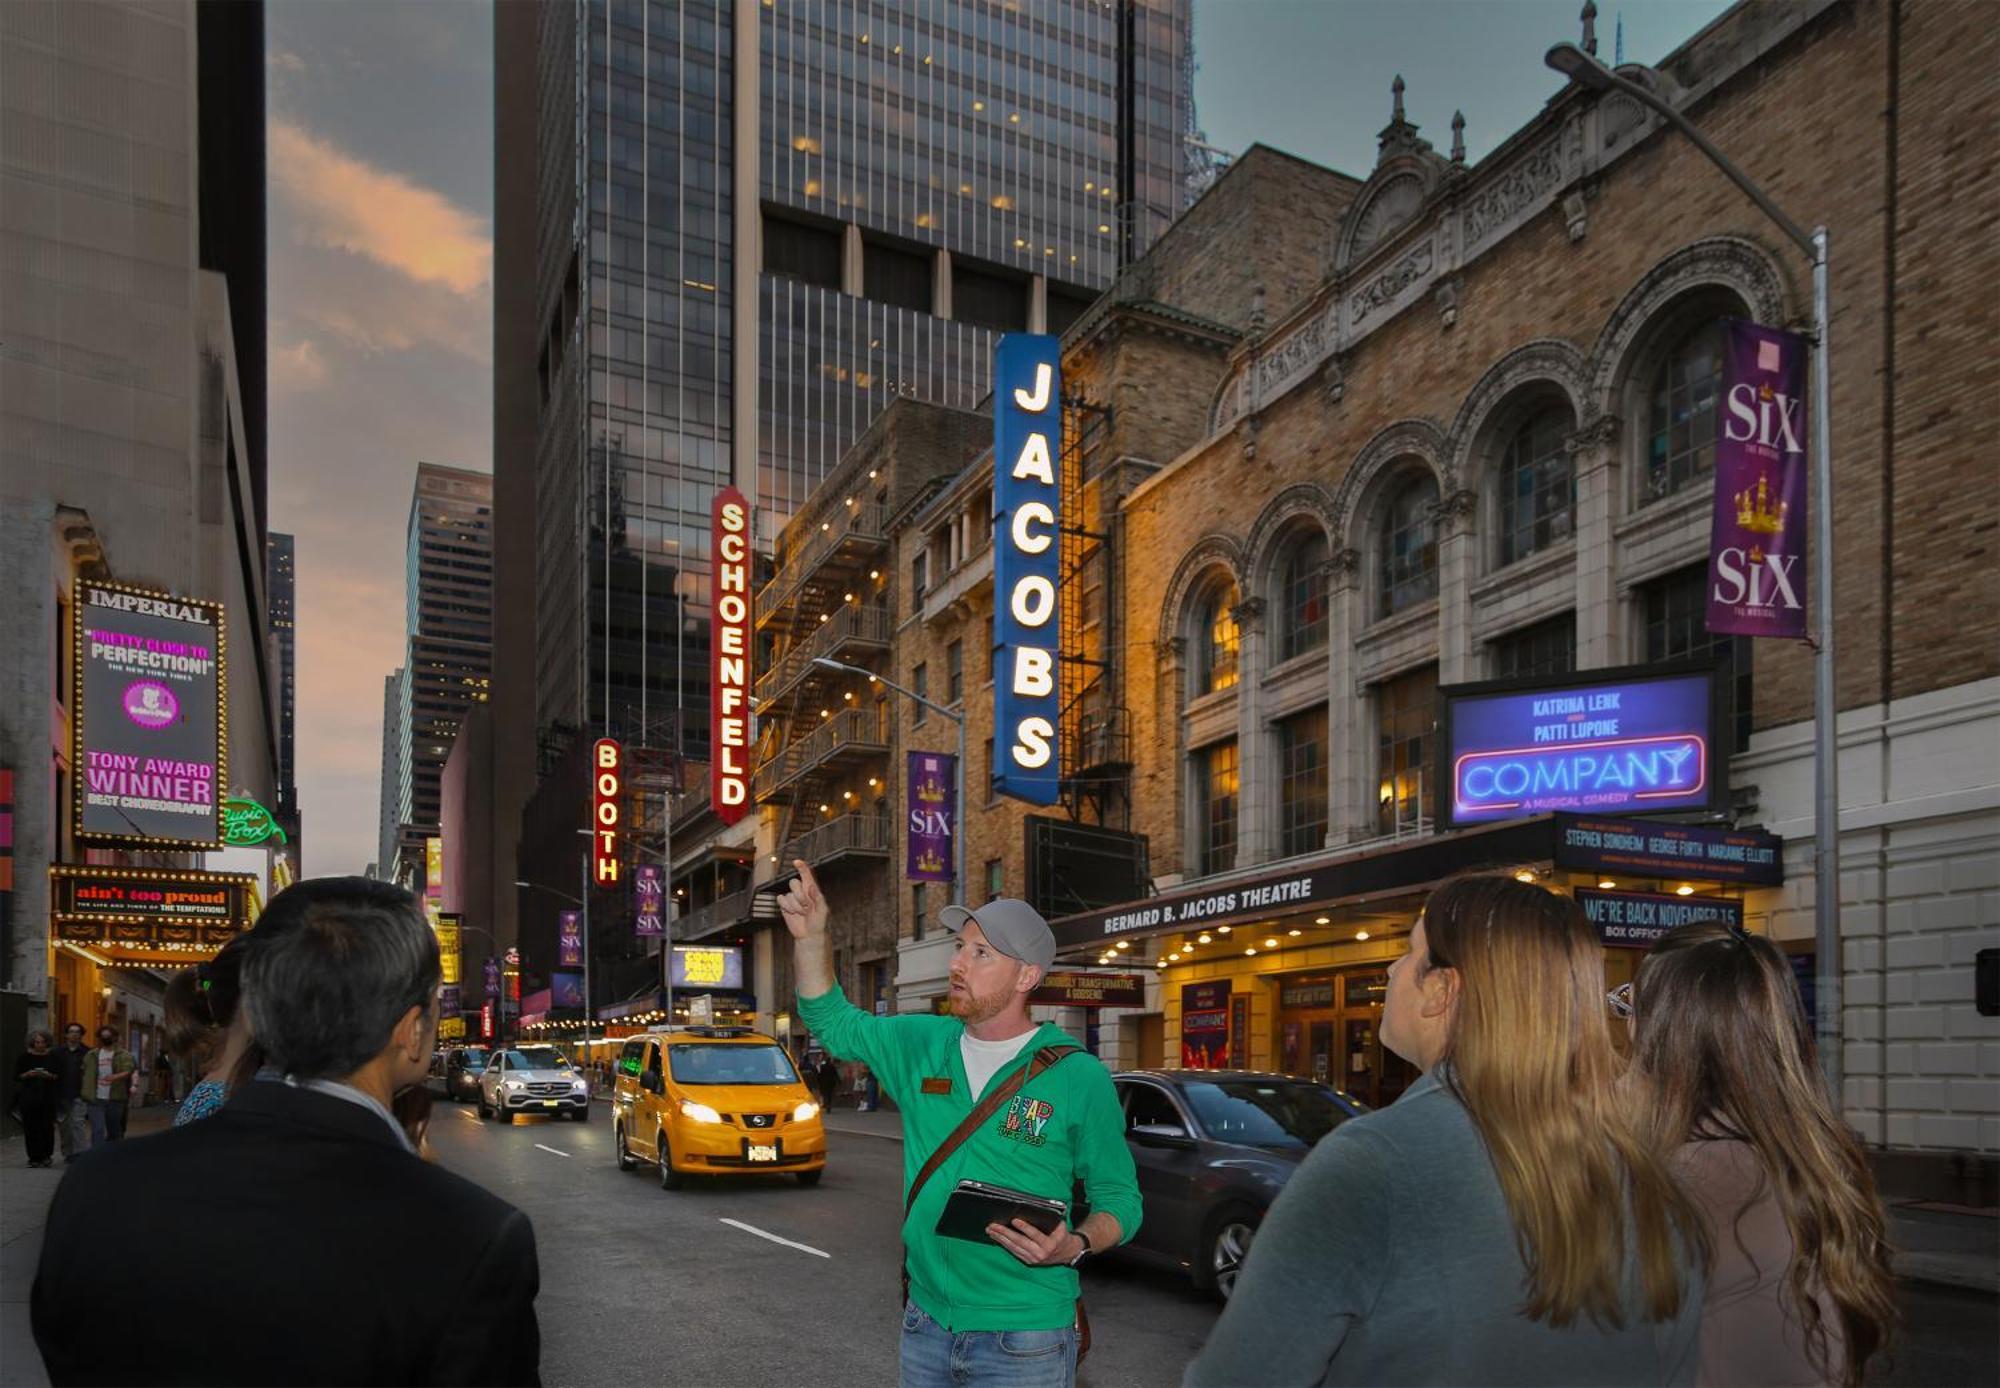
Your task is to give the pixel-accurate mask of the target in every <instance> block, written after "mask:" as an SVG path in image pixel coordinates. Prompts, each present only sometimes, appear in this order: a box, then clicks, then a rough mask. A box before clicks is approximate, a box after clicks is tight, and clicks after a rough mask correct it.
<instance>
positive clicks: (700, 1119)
mask: <svg viewBox="0 0 2000 1388" xmlns="http://www.w3.org/2000/svg"><path fill="white" fill-rule="evenodd" d="M681 1112H682V1113H684V1114H686V1115H687V1116H688V1117H689V1118H692V1119H694V1121H695V1122H697V1123H720V1122H721V1121H722V1115H721V1114H719V1113H717V1112H716V1111H715V1110H714V1109H712V1108H710V1107H709V1106H708V1105H707V1104H698V1103H696V1102H695V1101H694V1100H692V1099H683V1100H681Z"/></svg>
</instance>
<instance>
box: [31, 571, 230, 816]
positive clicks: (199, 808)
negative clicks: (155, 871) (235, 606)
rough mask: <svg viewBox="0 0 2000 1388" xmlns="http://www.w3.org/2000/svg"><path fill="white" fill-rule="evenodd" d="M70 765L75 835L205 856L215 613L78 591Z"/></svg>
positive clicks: (214, 702)
mask: <svg viewBox="0 0 2000 1388" xmlns="http://www.w3.org/2000/svg"><path fill="white" fill-rule="evenodd" d="M74 608H75V615H74V618H73V620H72V623H71V626H72V631H71V652H72V659H71V677H72V678H71V698H72V701H73V702H72V709H73V712H74V716H73V717H72V718H71V720H70V740H71V746H70V765H71V766H72V767H74V768H75V769H76V772H77V774H76V775H75V777H74V782H75V786H76V790H75V801H76V803H75V823H76V826H77V833H78V834H79V835H80V836H82V837H84V838H89V839H101V840H114V841H123V842H128V843H133V844H138V845H144V846H148V847H157V846H159V845H162V844H175V845H180V846H183V847H194V848H212V847H214V846H215V845H216V844H218V843H219V842H220V841H221V839H222V827H223V825H222V793H221V789H220V788H221V787H223V786H225V785H227V784H228V780H229V765H228V747H229V713H228V689H229V679H228V673H229V667H228V646H227V641H226V632H225V620H224V616H223V610H222V607H221V605H220V604H219V603H212V602H201V601H197V600H195V599H192V598H180V597H175V596H174V595H172V594H171V593H159V592H152V591H149V590H147V589H143V588H128V587H126V586H124V585H122V584H117V583H106V582H100V581H96V580H90V579H81V580H78V582H77V585H76V602H75V604H74Z"/></svg>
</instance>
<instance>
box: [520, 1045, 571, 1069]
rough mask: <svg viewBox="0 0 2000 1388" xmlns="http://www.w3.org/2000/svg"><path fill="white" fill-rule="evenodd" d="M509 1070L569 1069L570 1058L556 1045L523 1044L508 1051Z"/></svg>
mask: <svg viewBox="0 0 2000 1388" xmlns="http://www.w3.org/2000/svg"><path fill="white" fill-rule="evenodd" d="M507 1068H508V1069H509V1070H567V1069H569V1058H568V1057H567V1056H565V1055H564V1054H563V1053H562V1052H561V1051H559V1050H557V1049H556V1048H555V1047H554V1046H523V1047H521V1048H520V1049H519V1050H514V1051H509V1052H507Z"/></svg>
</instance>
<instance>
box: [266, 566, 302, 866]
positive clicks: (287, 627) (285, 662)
mask: <svg viewBox="0 0 2000 1388" xmlns="http://www.w3.org/2000/svg"><path fill="white" fill-rule="evenodd" d="M295 559H296V546H294V544H293V542H292V537H291V536H290V535H286V534H282V533H280V532H279V531H276V530H273V531H272V532H271V534H270V539H269V540H268V542H267V543H266V544H265V546H264V595H265V599H266V601H267V602H268V603H269V605H270V609H271V644H272V647H273V651H272V654H273V655H274V657H275V658H276V660H275V663H276V665H277V668H276V669H275V670H273V671H272V675H273V682H274V683H275V684H276V685H277V687H278V803H277V806H276V810H277V816H278V822H279V823H280V824H282V825H284V826H285V833H286V834H287V835H288V836H289V837H290V838H291V839H292V840H293V842H295V843H296V842H297V840H298V837H299V777H298V768H297V765H296V763H295V762H294V761H293V752H292V748H293V730H294V728H295V727H296V724H297V719H296V712H297V687H298V632H297V625H296V618H295V616H294V614H293V604H294V602H295V601H296V600H297V596H298V576H297V574H296V572H295V571H294V567H293V566H294V562H295Z"/></svg>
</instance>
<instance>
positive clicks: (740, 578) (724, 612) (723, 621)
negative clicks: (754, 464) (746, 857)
mask: <svg viewBox="0 0 2000 1388" xmlns="http://www.w3.org/2000/svg"><path fill="white" fill-rule="evenodd" d="M711 519H712V530H711V534H710V537H709V538H710V541H711V543H712V545H713V549H712V551H711V552H712V553H713V555H714V559H715V618H714V621H715V630H714V632H713V634H712V635H713V639H712V640H711V641H710V643H709V649H710V651H711V652H712V653H711V655H710V656H709V662H710V663H709V676H710V680H711V682H712V685H713V688H714V697H713V698H711V699H710V700H709V709H710V713H709V729H708V732H709V745H710V746H711V747H712V748H713V749H714V755H713V756H712V757H711V759H710V761H709V772H708V790H709V800H710V802H711V803H712V804H713V805H714V807H715V817H716V818H717V819H719V820H721V821H722V822H723V823H724V824H734V823H735V822H736V821H737V820H739V819H741V818H743V812H744V810H745V809H747V808H748V807H749V804H750V503H749V502H748V501H746V500H745V499H744V497H743V493H741V492H739V491H737V490H736V488H734V487H724V488H723V489H722V490H721V491H719V492H717V493H716V494H715V511H714V514H713V516H712V518H711Z"/></svg>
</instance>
